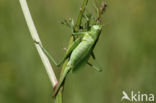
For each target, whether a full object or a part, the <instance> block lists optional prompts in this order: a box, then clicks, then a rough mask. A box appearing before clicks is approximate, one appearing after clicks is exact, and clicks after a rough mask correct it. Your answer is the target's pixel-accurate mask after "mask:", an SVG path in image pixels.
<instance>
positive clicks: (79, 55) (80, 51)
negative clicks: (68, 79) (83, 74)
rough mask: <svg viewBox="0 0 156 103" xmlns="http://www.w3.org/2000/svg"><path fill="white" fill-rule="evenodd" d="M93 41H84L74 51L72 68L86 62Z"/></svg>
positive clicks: (71, 57) (71, 61)
mask: <svg viewBox="0 0 156 103" xmlns="http://www.w3.org/2000/svg"><path fill="white" fill-rule="evenodd" d="M92 45H93V43H92V42H91V41H82V42H81V43H80V44H79V45H78V46H77V47H76V48H75V49H74V50H73V52H72V54H71V56H70V60H69V64H70V65H71V68H72V69H75V68H77V67H78V66H80V65H81V64H86V63H84V62H87V61H88V59H89V56H90V51H91V49H92Z"/></svg>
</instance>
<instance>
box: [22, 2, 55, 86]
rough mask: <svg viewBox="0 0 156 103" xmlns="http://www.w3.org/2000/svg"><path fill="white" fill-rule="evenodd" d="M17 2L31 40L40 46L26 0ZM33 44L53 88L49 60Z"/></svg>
mask: <svg viewBox="0 0 156 103" xmlns="http://www.w3.org/2000/svg"><path fill="white" fill-rule="evenodd" d="M19 1H20V4H21V8H22V11H23V14H24V17H25V20H26V22H27V25H28V28H29V31H30V34H31V36H32V39H33V40H34V41H37V42H39V43H40V44H42V43H41V40H40V38H39V35H38V33H37V30H36V28H35V25H34V22H33V20H32V17H31V14H30V11H29V8H28V5H27V2H26V0H19ZM34 44H35V47H36V49H37V51H38V53H39V55H40V57H41V60H42V62H43V64H44V66H45V69H46V71H47V74H48V76H49V79H50V82H51V84H52V86H53V87H54V86H55V85H56V84H57V79H56V76H55V73H54V71H53V68H52V66H51V64H50V62H49V59H48V57H47V56H46V54H45V53H44V52H43V50H42V49H41V47H40V46H39V45H38V44H36V43H35V42H34Z"/></svg>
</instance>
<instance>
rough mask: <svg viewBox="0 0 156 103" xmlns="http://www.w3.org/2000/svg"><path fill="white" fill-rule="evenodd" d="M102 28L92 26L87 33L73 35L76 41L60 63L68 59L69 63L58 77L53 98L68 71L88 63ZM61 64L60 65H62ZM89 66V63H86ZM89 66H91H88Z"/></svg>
mask: <svg viewBox="0 0 156 103" xmlns="http://www.w3.org/2000/svg"><path fill="white" fill-rule="evenodd" d="M101 30H102V26H101V25H93V26H92V27H91V29H90V30H89V31H87V32H81V33H75V35H78V36H80V37H78V39H77V40H76V41H75V42H73V44H72V46H71V47H70V48H69V50H67V54H66V55H65V57H64V59H63V60H62V62H63V61H64V60H65V59H66V58H67V57H69V61H68V63H67V66H66V68H65V70H64V73H63V75H62V77H60V81H59V83H58V85H57V87H56V89H55V93H54V96H55V95H57V93H58V91H59V89H60V86H61V85H62V83H63V82H64V80H65V77H66V76H67V74H68V72H69V71H71V70H72V71H75V70H78V69H79V68H82V67H83V66H84V65H85V64H87V63H88V59H89V57H90V56H91V55H92V56H94V55H93V49H94V47H95V45H96V42H97V40H98V38H99V36H100V34H101ZM62 62H61V63H62ZM88 64H89V63H88ZM89 65H90V66H93V65H91V64H89Z"/></svg>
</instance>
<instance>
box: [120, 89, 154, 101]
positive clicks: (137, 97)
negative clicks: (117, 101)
mask: <svg viewBox="0 0 156 103" xmlns="http://www.w3.org/2000/svg"><path fill="white" fill-rule="evenodd" d="M122 94H123V97H122V98H121V101H124V100H127V101H132V102H137V101H138V102H140V101H141V102H143V101H146V102H153V101H154V94H152V93H150V94H144V93H141V92H140V91H138V92H137V93H134V91H131V92H130V95H128V94H127V93H126V92H125V91H122Z"/></svg>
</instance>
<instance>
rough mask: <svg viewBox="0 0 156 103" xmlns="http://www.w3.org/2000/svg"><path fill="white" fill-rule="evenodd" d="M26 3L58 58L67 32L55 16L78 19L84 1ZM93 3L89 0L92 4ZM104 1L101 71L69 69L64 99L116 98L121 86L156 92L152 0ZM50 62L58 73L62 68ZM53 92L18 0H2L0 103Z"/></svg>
mask: <svg viewBox="0 0 156 103" xmlns="http://www.w3.org/2000/svg"><path fill="white" fill-rule="evenodd" d="M27 2H28V5H29V7H30V11H31V13H32V17H33V19H34V22H35V25H36V28H37V30H38V33H39V35H40V38H41V40H42V42H43V44H44V46H45V47H46V48H47V49H48V51H50V53H51V54H52V55H53V56H54V57H55V59H56V60H57V61H59V60H60V59H61V57H62V56H63V55H64V53H65V51H64V50H63V48H65V47H67V45H68V41H69V37H70V34H71V32H70V29H68V28H67V27H65V26H63V25H61V24H59V22H58V21H59V20H62V19H64V18H69V17H72V18H74V19H76V17H77V15H78V12H79V7H80V5H81V3H82V0H27ZM92 3H94V0H89V5H90V8H92V7H91V4H92ZM107 4H108V8H107V11H106V13H105V14H104V16H103V19H104V24H105V26H104V29H103V32H102V35H101V37H100V40H99V42H98V44H97V46H96V48H95V54H96V56H97V61H98V62H99V64H100V65H102V66H103V67H104V68H103V72H101V73H98V72H96V71H94V70H93V69H91V68H90V67H88V66H86V67H85V68H84V69H82V70H80V71H78V72H77V73H70V74H69V75H68V78H67V80H66V84H65V90H64V101H65V103H120V102H121V97H122V91H123V90H124V91H126V92H127V93H128V94H129V95H130V92H131V91H132V90H133V91H134V92H136V93H137V92H138V91H140V92H141V93H147V94H148V93H153V94H155V95H156V81H155V78H156V6H155V4H156V1H155V0H128V1H127V0H107ZM92 12H94V11H92ZM52 65H53V64H52ZM53 67H54V68H55V72H56V74H57V77H58V75H59V72H60V68H57V67H56V66H54V65H53ZM52 93H53V89H52V86H51V83H50V81H49V79H48V76H47V74H46V71H45V69H44V66H43V64H42V62H41V60H40V57H39V56H38V53H37V51H36V48H35V47H34V44H33V41H32V38H31V36H30V33H29V30H28V28H27V25H26V22H25V19H24V16H23V13H22V11H21V8H20V4H19V1H18V0H0V103H54V100H53V99H52V98H51V96H52ZM125 102H126V101H125Z"/></svg>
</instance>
